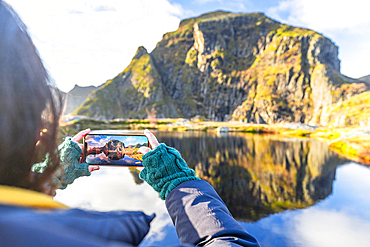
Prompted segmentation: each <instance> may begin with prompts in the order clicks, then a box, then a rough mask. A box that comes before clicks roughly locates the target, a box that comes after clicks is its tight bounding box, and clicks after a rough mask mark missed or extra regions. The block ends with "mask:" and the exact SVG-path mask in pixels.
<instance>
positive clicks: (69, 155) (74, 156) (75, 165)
mask: <svg viewBox="0 0 370 247" xmlns="http://www.w3.org/2000/svg"><path fill="white" fill-rule="evenodd" d="M58 149H59V151H60V163H61V166H62V168H63V171H64V174H63V175H64V176H63V175H62V174H60V175H59V176H58V178H59V179H60V178H62V179H61V181H62V187H61V188H65V187H67V185H68V184H71V183H73V182H74V181H75V180H76V179H77V178H79V177H81V176H90V175H91V173H90V172H89V165H88V164H86V163H82V164H80V163H79V160H80V157H81V152H82V149H81V148H80V146H78V144H77V143H75V142H74V141H72V140H71V138H70V137H68V138H66V139H65V141H64V142H63V143H62V144H61V145H59V147H58Z"/></svg>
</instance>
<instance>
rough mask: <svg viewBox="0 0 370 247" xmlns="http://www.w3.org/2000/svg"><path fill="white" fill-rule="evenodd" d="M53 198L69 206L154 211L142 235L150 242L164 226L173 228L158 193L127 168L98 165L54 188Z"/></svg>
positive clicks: (158, 235)
mask: <svg viewBox="0 0 370 247" xmlns="http://www.w3.org/2000/svg"><path fill="white" fill-rule="evenodd" d="M54 199H55V201H58V202H61V203H64V204H66V205H68V206H70V207H76V208H83V209H87V210H99V211H111V210H132V211H143V212H144V213H146V214H148V215H151V214H153V213H155V214H156V217H155V219H154V220H153V222H152V223H151V227H150V232H149V234H148V236H147V237H146V238H149V239H150V241H152V240H153V241H154V240H160V239H161V237H162V236H163V234H164V232H163V231H162V230H163V228H164V227H166V226H168V227H173V225H172V221H171V218H170V217H169V215H168V213H167V209H166V206H165V202H164V201H163V200H161V199H160V198H159V196H158V193H157V192H155V191H154V190H153V188H152V187H150V186H149V185H148V184H147V183H143V184H140V185H137V184H135V183H134V180H133V177H132V175H131V173H130V171H129V170H128V168H124V167H101V168H100V170H99V171H95V172H93V173H92V174H91V176H89V177H81V178H78V179H77V180H75V181H74V183H73V184H71V185H68V187H67V188H66V189H65V190H58V191H57V195H56V196H55V197H54ZM173 232H174V231H173ZM174 234H175V233H174Z"/></svg>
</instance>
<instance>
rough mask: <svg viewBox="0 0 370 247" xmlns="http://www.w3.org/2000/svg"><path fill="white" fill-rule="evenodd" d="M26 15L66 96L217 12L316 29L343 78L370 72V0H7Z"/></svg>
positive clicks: (97, 83)
mask: <svg viewBox="0 0 370 247" xmlns="http://www.w3.org/2000/svg"><path fill="white" fill-rule="evenodd" d="M5 2H7V3H9V4H10V5H11V6H12V7H13V8H14V9H15V11H16V12H17V13H18V14H19V15H20V17H21V19H22V20H23V21H24V22H25V24H26V26H27V27H28V31H29V33H30V36H31V38H32V39H33V41H34V43H35V46H36V48H37V49H38V51H39V54H40V56H41V58H42V60H43V62H44V64H45V67H46V68H47V70H48V71H49V74H50V76H51V78H52V80H53V82H54V83H55V84H56V85H57V86H58V87H59V88H60V89H61V90H62V91H64V92H68V91H69V90H71V89H72V88H73V87H74V85H75V84H77V85H79V86H90V85H94V86H100V85H102V84H103V83H105V82H106V81H107V80H109V79H112V78H114V77H115V76H116V75H118V74H119V73H121V72H122V71H123V70H124V69H125V68H126V67H127V66H128V65H129V63H130V61H131V59H132V57H133V56H134V55H135V52H136V50H137V48H138V47H139V46H144V47H145V48H146V49H147V50H148V52H151V51H152V50H153V49H154V48H155V46H156V44H157V43H158V42H159V41H160V40H161V39H162V36H163V34H165V33H167V32H171V31H175V30H176V29H177V28H178V25H179V23H180V21H181V20H182V19H186V18H190V17H195V16H199V15H201V14H204V13H207V12H212V11H215V10H225V11H231V12H235V13H254V12H262V13H264V14H265V15H266V16H268V17H270V18H272V19H274V20H277V21H279V22H282V23H285V24H289V25H293V26H297V27H304V28H309V29H312V30H314V31H317V32H319V33H321V34H323V35H324V36H326V37H328V38H329V39H331V40H332V42H334V43H335V44H336V45H337V46H338V47H339V59H340V60H341V72H342V74H344V75H346V76H349V77H352V78H359V77H362V76H366V75H369V74H370V67H369V66H368V64H367V60H368V58H369V57H370V28H369V27H370V15H368V10H369V9H370V1H368V0H351V1H347V0H309V1H308V0H274V1H273V0H253V1H252V0H135V1H132V0H53V1H50V0H32V1H30V0H5Z"/></svg>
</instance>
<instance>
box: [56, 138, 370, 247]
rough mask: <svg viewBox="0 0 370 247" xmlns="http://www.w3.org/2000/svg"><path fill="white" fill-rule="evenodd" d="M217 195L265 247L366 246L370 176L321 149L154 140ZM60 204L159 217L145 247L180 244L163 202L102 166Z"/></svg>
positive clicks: (262, 142) (287, 142)
mask: <svg viewBox="0 0 370 247" xmlns="http://www.w3.org/2000/svg"><path fill="white" fill-rule="evenodd" d="M156 135H157V137H158V139H159V141H160V142H164V143H166V144H167V145H169V146H173V147H175V148H177V149H178V150H179V151H180V152H181V154H182V155H183V157H184V159H185V160H186V161H187V162H188V165H189V166H190V167H192V168H193V169H195V171H196V173H197V176H199V177H201V178H203V179H205V180H207V181H208V182H209V183H210V184H212V186H213V187H214V188H215V189H216V190H217V192H218V193H219V195H220V196H221V198H222V199H223V200H224V201H225V203H226V204H227V206H228V207H229V209H230V211H231V213H232V214H233V216H234V217H235V218H236V219H237V220H238V221H239V222H240V223H241V225H242V226H243V227H244V228H245V229H247V230H248V231H249V232H250V233H252V234H253V235H254V236H255V237H256V238H257V239H258V241H259V242H260V244H261V245H262V246H325V247H326V246H369V245H370V234H369V232H370V210H369V209H370V169H369V168H367V167H365V166H362V165H360V164H357V163H354V162H350V161H347V160H344V159H340V158H339V157H338V156H337V155H336V154H335V153H333V152H332V151H330V150H329V148H328V147H327V145H326V144H325V143H322V142H318V141H315V140H308V139H296V138H287V139H281V138H279V137H276V136H260V135H246V134H231V133H230V134H229V135H225V136H217V135H215V134H209V133H208V134H207V133H198V132H183V133H156ZM55 200H57V201H60V202H62V203H65V204H67V205H69V206H71V207H79V208H84V209H92V210H102V211H109V210H135V211H136V210H141V211H144V212H145V213H147V214H152V213H156V215H157V217H156V218H155V219H154V221H153V222H152V227H151V230H150V232H149V234H148V236H147V237H146V239H145V240H144V242H143V243H142V244H141V246H149V245H150V246H163V245H174V244H178V243H179V242H178V239H177V235H176V232H175V228H174V227H173V225H172V222H171V219H170V218H169V216H168V214H167V210H166V208H165V204H164V201H162V200H160V199H159V197H158V195H157V193H156V192H155V191H154V190H153V189H152V188H151V187H150V186H149V185H147V184H146V183H143V181H141V180H140V179H139V178H138V174H137V172H135V171H132V170H129V169H128V168H120V167H112V168H107V167H102V168H101V170H100V171H97V172H94V173H93V174H92V175H91V176H90V177H83V178H80V179H78V180H76V181H75V183H74V184H72V185H70V186H69V187H68V188H67V189H65V190H64V191H58V192H57V196H56V197H55Z"/></svg>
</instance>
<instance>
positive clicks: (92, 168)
mask: <svg viewBox="0 0 370 247" xmlns="http://www.w3.org/2000/svg"><path fill="white" fill-rule="evenodd" d="M90 131H91V129H85V130H82V131H80V132H79V133H78V134H76V135H75V136H74V137H72V139H71V140H72V141H74V142H76V143H78V142H79V141H81V140H82V138H84V136H86V135H87V134H89V133H90ZM78 145H79V146H80V148H81V149H82V154H83V152H84V146H83V144H80V143H78ZM82 154H81V158H80V163H82ZM99 169H100V167H99V166H89V172H92V171H97V170H99Z"/></svg>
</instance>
